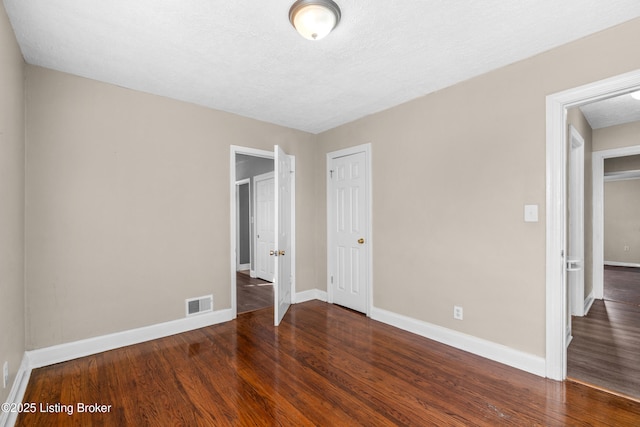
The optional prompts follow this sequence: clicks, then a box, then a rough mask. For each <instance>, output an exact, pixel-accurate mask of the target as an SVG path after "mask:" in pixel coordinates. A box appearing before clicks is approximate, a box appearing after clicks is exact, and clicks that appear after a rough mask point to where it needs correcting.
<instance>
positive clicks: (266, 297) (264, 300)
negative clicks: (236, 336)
mask: <svg viewBox="0 0 640 427" xmlns="http://www.w3.org/2000/svg"><path fill="white" fill-rule="evenodd" d="M236 292H237V294H236V304H237V307H238V314H242V313H246V312H249V311H254V310H259V309H261V308H266V307H273V283H271V282H267V281H266V280H262V279H258V278H253V277H251V276H250V275H249V270H246V271H238V272H237V273H236Z"/></svg>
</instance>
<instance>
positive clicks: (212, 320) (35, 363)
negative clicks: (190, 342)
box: [25, 309, 231, 368]
mask: <svg viewBox="0 0 640 427" xmlns="http://www.w3.org/2000/svg"><path fill="white" fill-rule="evenodd" d="M229 320H231V309H225V310H218V311H214V312H212V313H205V314H201V315H196V316H191V317H187V318H184V319H177V320H172V321H170V322H165V323H158V324H156V325H151V326H145V327H142V328H138V329H131V330H128V331H123V332H116V333H114V334H109V335H102V336H99V337H94V338H88V339H85V340H80V341H74V342H70V343H65V344H59V345H54V346H52V347H45V348H41V349H38V350H32V351H27V352H26V353H25V355H26V357H27V358H28V361H29V366H30V368H40V367H42V366H47V365H52V364H54V363H60V362H66V361H67V360H72V359H77V358H79V357H84V356H89V355H91V354H96V353H100V352H103V351H108V350H113V349H115V348H120V347H125V346H127V345H133V344H138V343H141V342H145V341H150V340H154V339H158V338H163V337H167V336H169V335H175V334H179V333H182V332H187V331H191V330H193V329H198V328H204V327H205V326H210V325H215V324H217V323H222V322H227V321H229Z"/></svg>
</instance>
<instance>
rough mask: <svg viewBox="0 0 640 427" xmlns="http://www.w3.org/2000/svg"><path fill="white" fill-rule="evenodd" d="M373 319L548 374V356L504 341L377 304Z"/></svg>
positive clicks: (514, 365)
mask: <svg viewBox="0 0 640 427" xmlns="http://www.w3.org/2000/svg"><path fill="white" fill-rule="evenodd" d="M371 318H372V319H374V320H377V321H380V322H383V323H386V324H388V325H391V326H395V327H397V328H400V329H403V330H405V331H408V332H412V333H414V334H417V335H421V336H423V337H425V338H429V339H432V340H434V341H438V342H440V343H443V344H446V345H450V346H451V347H455V348H458V349H460V350H464V351H468V352H469V353H473V354H476V355H478V356H482V357H485V358H487V359H491V360H494V361H496V362H500V363H502V364H505V365H508V366H511V367H514V368H517V369H520V370H523V371H526V372H529V373H532V374H535V375H538V376H541V377H544V376H545V373H546V369H545V359H544V358H543V357H540V356H535V355H533V354H529V353H525V352H523V351H519V350H515V349H513V348H510V347H507V346H505V345H502V344H496V343H494V342H491V341H487V340H483V339H481V338H477V337H474V336H471V335H467V334H463V333H462V332H458V331H454V330H451V329H447V328H443V327H442V326H437V325H433V324H431V323H427V322H423V321H421V320H417V319H413V318H411V317H407V316H403V315H401V314H396V313H393V312H390V311H387V310H383V309H380V308H376V307H373V308H372V310H371Z"/></svg>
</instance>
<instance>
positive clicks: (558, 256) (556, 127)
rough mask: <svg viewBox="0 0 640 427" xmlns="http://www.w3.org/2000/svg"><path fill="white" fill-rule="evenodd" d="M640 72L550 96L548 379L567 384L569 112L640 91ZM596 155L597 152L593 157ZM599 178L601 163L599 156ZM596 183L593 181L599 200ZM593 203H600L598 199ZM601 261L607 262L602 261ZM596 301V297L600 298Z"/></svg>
mask: <svg viewBox="0 0 640 427" xmlns="http://www.w3.org/2000/svg"><path fill="white" fill-rule="evenodd" d="M638 88H640V70H638V71H634V72H631V73H627V74H623V75H620V76H616V77H613V78H610V79H606V80H602V81H598V82H594V83H591V84H588V85H585V86H581V87H578V88H574V89H570V90H567V91H564V92H560V93H556V94H553V95H549V96H547V109H546V110H547V113H546V116H547V120H546V123H547V160H546V163H547V186H546V187H547V197H546V201H547V209H546V210H547V212H546V222H547V230H546V237H547V239H546V241H547V244H546V246H547V248H546V261H547V262H546V295H547V296H546V302H547V304H546V305H547V322H546V344H547V345H546V358H545V360H546V367H545V371H546V376H547V377H548V378H552V379H556V380H560V381H562V380H564V379H565V378H566V375H567V340H568V335H567V323H568V316H569V310H568V301H567V295H568V292H567V258H566V250H567V236H566V234H567V233H566V230H567V203H568V202H567V194H566V193H567V190H566V187H565V183H566V178H565V177H566V173H567V162H566V153H567V139H568V138H567V132H566V129H567V127H566V126H567V122H566V111H567V109H568V108H571V107H577V106H580V105H584V104H587V103H589V102H593V101H598V100H602V99H606V98H610V97H613V96H616V95H622V94H625V93H630V92H633V91H637V90H638ZM594 154H595V153H594ZM593 170H594V177H595V174H596V159H595V158H594V169H593ZM595 187H596V185H595V182H594V198H595V191H596V188H595ZM594 203H596V202H595V200H594ZM595 214H596V213H595V210H594V236H593V237H594V253H593V274H594V294H595V285H596V280H597V276H598V273H599V271H602V264H600V267H599V270H598V256H597V249H596V248H597V247H598V246H599V245H598V244H597V243H596V240H595V239H596V238H597V229H596V220H595ZM600 260H601V261H603V260H602V258H600ZM596 297H597V296H596Z"/></svg>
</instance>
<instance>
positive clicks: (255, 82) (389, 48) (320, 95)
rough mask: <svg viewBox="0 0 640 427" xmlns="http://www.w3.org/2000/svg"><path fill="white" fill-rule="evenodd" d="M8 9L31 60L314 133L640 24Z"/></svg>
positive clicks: (397, 13)
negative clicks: (313, 35)
mask: <svg viewBox="0 0 640 427" xmlns="http://www.w3.org/2000/svg"><path fill="white" fill-rule="evenodd" d="M336 1H337V2H338V4H339V5H340V8H341V9H342V21H341V22H340V24H339V25H338V27H337V28H336V29H335V31H334V32H333V33H331V34H329V35H328V36H327V37H326V38H325V39H323V40H320V41H309V40H306V39H303V38H302V37H301V36H299V35H298V34H297V33H296V32H295V31H294V29H293V28H292V27H291V25H290V24H289V21H288V11H289V7H290V6H291V4H292V3H293V0H268V1H264V0H263V1H257V0H256V1H220V0H136V1H133V0H109V1H105V0H29V1H26V0H4V4H5V7H6V10H7V13H8V15H9V17H10V20H11V23H12V25H13V28H14V30H15V33H16V36H17V39H18V43H19V44H20V47H21V49H22V53H23V55H24V57H25V60H26V61H27V62H28V63H30V64H34V65H39V66H43V67H47V68H52V69H55V70H60V71H64V72H67V73H71V74H76V75H79V76H83V77H88V78H91V79H95V80H100V81H104V82H108V83H112V84H116V85H119V86H123V87H127V88H131V89H136V90H139V91H143V92H149V93H153V94H157V95H162V96H166V97H170V98H175V99H179V100H183V101H188V102H192V103H195V104H199V105H203V106H207V107H210V108H214V109H219V110H224V111H228V112H232V113H237V114H240V115H242V116H246V117H252V118H255V119H259V120H263V121H266V122H271V123H276V124H279V125H283V126H288V127H291V128H295V129H300V130H304V131H308V132H312V133H319V132H322V131H324V130H327V129H330V128H333V127H335V126H338V125H340V124H343V123H347V122H350V121H352V120H355V119H357V118H360V117H363V116H365V115H368V114H371V113H374V112H377V111H381V110H384V109H386V108H389V107H392V106H394V105H397V104H400V103H402V102H405V101H408V100H410V99H413V98H416V97H419V96H422V95H425V94H427V93H430V92H433V91H435V90H438V89H441V88H444V87H447V86H450V85H452V84H455V83H457V82H460V81H462V80H466V79H469V78H471V77H473V76H476V75H479V74H482V73H485V72H487V71H490V70H493V69H496V68H499V67H501V66H504V65H507V64H509V63H513V62H516V61H518V60H521V59H524V58H527V57H530V56H532V55H535V54H537V53H540V52H542V51H545V50H548V49H551V48H553V47H555V46H559V45H561V44H565V43H567V42H569V41H572V40H575V39H578V38H581V37H584V36H586V35H588V34H591V33H594V32H597V31H600V30H603V29H605V28H608V27H611V26H614V25H616V24H619V23H622V22H625V21H628V20H630V19H632V18H635V17H638V16H640V1H638V0H617V1H612V0H563V1H558V0H520V1H509V0H485V1H477V0H475V1H474V0H336Z"/></svg>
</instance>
